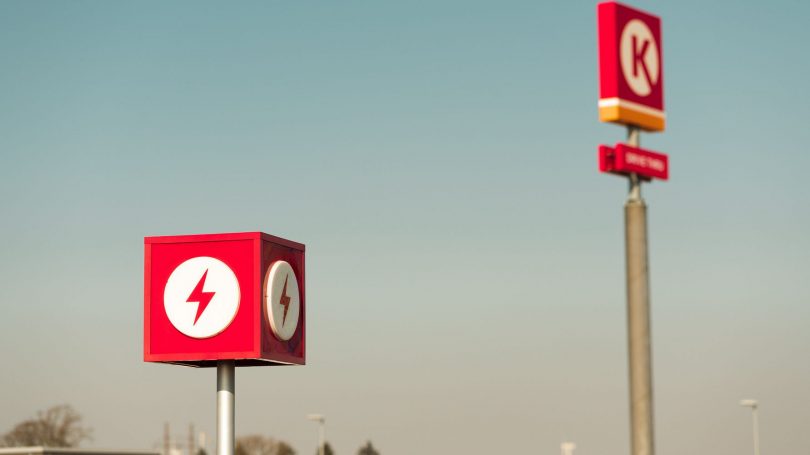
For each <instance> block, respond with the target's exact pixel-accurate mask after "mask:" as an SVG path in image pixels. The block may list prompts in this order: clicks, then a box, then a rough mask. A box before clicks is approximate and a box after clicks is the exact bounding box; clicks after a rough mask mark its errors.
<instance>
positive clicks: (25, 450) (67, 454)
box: [0, 446, 160, 455]
mask: <svg viewBox="0 0 810 455" xmlns="http://www.w3.org/2000/svg"><path fill="white" fill-rule="evenodd" d="M0 455H160V452H153V451H148V450H106V449H67V448H61V447H42V446H35V447H4V448H0Z"/></svg>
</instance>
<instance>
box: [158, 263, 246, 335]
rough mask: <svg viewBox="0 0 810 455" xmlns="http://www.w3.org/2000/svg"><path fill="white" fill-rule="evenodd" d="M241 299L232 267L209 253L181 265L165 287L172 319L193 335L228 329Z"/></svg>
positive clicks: (210, 333) (167, 306)
mask: <svg viewBox="0 0 810 455" xmlns="http://www.w3.org/2000/svg"><path fill="white" fill-rule="evenodd" d="M240 299H241V293H240V292H239V281H238V280H237V279H236V275H235V274H234V273H233V270H231V268H230V267H228V266H227V265H226V264H225V263H224V262H222V261H220V260H219V259H215V258H212V257H208V256H199V257H196V258H191V259H189V260H187V261H186V262H183V263H182V264H180V265H178V266H177V268H176V269H174V271H173V272H172V274H171V275H169V280H168V281H166V289H165V290H164V291H163V307H164V308H165V310H166V316H168V317H169V322H171V323H172V325H173V326H174V328H176V329H177V330H179V331H180V332H181V333H182V334H183V335H187V336H190V337H192V338H210V337H212V336H214V335H217V334H219V333H221V332H222V331H223V330H225V329H226V328H227V327H228V326H229V325H231V322H233V318H235V317H236V312H237V311H238V310H239V301H240Z"/></svg>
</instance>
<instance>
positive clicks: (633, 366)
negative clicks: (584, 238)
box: [624, 126, 655, 455]
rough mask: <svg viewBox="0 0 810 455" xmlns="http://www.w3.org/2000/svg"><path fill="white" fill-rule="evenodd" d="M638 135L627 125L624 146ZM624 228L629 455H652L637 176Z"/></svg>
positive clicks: (635, 142) (643, 210) (643, 221)
mask: <svg viewBox="0 0 810 455" xmlns="http://www.w3.org/2000/svg"><path fill="white" fill-rule="evenodd" d="M639 135H640V130H639V129H638V128H637V127H633V126H629V127H628V128H627V143H628V144H629V145H631V146H633V147H638V146H639ZM624 225H625V260H626V263H627V272H626V273H627V338H628V340H627V341H628V356H629V358H628V361H629V370H630V371H629V374H630V424H631V430H630V434H631V453H632V455H654V454H655V444H654V440H653V394H652V353H651V349H650V282H649V274H648V272H649V270H648V264H647V205H646V204H645V203H644V200H643V199H642V198H641V181H640V179H639V178H638V175H636V174H631V175H630V191H629V194H628V196H627V203H625V205H624Z"/></svg>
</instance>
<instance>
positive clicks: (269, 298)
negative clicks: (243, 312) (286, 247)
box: [264, 261, 301, 341]
mask: <svg viewBox="0 0 810 455" xmlns="http://www.w3.org/2000/svg"><path fill="white" fill-rule="evenodd" d="M264 309H265V313H266V314H267V319H268V321H269V322H270V329H271V330H272V331H273V334H274V335H275V336H276V338H278V339H279V340H282V341H287V340H289V339H290V338H292V336H293V335H295V330H296V329H297V328H298V315H299V313H300V309H301V296H300V293H299V291H298V279H297V278H296V277H295V272H294V271H293V268H292V266H291V265H290V264H289V263H288V262H286V261H276V262H274V263H273V265H272V266H271V267H270V268H269V269H267V274H266V275H265V278H264Z"/></svg>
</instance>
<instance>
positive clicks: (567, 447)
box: [560, 442, 577, 455]
mask: <svg viewBox="0 0 810 455" xmlns="http://www.w3.org/2000/svg"><path fill="white" fill-rule="evenodd" d="M576 448H577V445H576V444H574V443H573V442H563V443H562V444H560V451H561V452H562V455H574V449H576Z"/></svg>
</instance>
